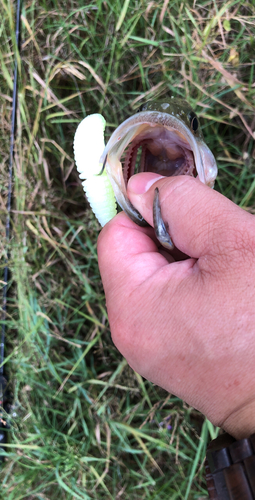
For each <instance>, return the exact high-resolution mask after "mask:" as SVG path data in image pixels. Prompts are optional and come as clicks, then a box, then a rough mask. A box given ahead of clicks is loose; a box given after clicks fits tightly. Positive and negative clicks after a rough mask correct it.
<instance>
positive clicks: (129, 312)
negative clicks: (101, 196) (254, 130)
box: [98, 173, 255, 439]
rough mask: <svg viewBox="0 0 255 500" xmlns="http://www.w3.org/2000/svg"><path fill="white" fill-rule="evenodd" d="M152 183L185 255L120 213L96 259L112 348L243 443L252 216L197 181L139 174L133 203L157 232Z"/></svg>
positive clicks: (252, 428) (254, 415)
mask: <svg viewBox="0 0 255 500" xmlns="http://www.w3.org/2000/svg"><path fill="white" fill-rule="evenodd" d="M156 186H157V187H158V188H159V196H160V204H161V211H162V216H163V219H164V221H167V222H168V224H169V232H170V234H171V237H172V239H173V242H174V244H175V246H176V247H177V248H178V249H179V250H180V251H181V252H183V253H184V254H186V255H188V256H189V258H188V259H186V260H182V261H176V262H174V261H173V259H172V258H169V254H167V253H166V252H165V251H164V250H163V251H161V250H160V249H159V248H158V246H159V244H158V242H157V240H156V239H155V236H154V231H153V229H152V228H148V229H147V228H140V227H139V226H137V225H136V224H135V223H133V222H132V221H131V220H130V219H129V218H128V217H127V216H126V214H125V213H123V212H122V213H120V214H118V215H117V216H116V217H114V219H113V220H112V221H111V222H109V223H108V224H107V225H106V226H105V227H104V229H103V230H102V232H101V234H100V236H99V240H98V258H99V267H100V272H101V275H102V280H103V285H104V289H105V294H106V302H107V309H108V314H109V321H110V327H111V332H112V338H113V341H114V343H115V345H116V346H117V348H118V349H119V350H120V352H121V353H122V354H123V356H125V357H126V359H127V361H128V363H129V364H130V366H131V367H132V368H133V369H134V370H136V371H137V372H138V373H140V374H141V375H142V376H143V377H145V378H147V379H148V380H151V381H152V382H154V383H156V384H158V385H159V386H161V387H163V388H165V389H166V390H167V391H169V392H170V393H173V394H175V395H176V396H178V397H180V398H182V399H183V400H185V401H186V402H187V403H189V404H190V405H192V406H194V407H195V408H197V409H198V410H200V411H201V412H202V413H203V414H204V415H206V416H207V417H208V418H209V420H211V422H212V423H213V424H215V425H217V426H221V427H223V428H224V429H225V430H226V431H227V432H229V433H230V434H232V435H233V436H234V437H236V438H237V439H240V438H242V437H246V436H249V435H250V434H252V433H253V432H255V217H254V216H252V215H251V214H249V213H247V212H245V211H244V210H242V209H241V208H239V207H237V206H236V205H235V204H234V203H232V202H231V201H229V200H228V199H227V198H225V197H224V196H222V195H221V194H219V193H217V192H216V191H213V190H212V189H210V188H208V187H207V186H205V185H203V184H202V183H201V182H200V181H199V180H197V179H194V178H191V177H188V176H180V177H172V178H162V177H160V176H158V175H156V174H153V173H143V174H138V175H136V176H134V177H132V178H131V180H130V181H129V185H128V196H129V199H130V200H131V202H132V203H133V205H134V206H135V207H136V208H137V209H138V210H139V212H140V213H141V214H142V216H143V217H144V218H145V219H146V220H147V221H148V222H149V224H151V225H153V220H152V204H153V197H154V190H155V187H156ZM146 189H147V191H146V192H145V190H146ZM169 261H171V262H170V263H169Z"/></svg>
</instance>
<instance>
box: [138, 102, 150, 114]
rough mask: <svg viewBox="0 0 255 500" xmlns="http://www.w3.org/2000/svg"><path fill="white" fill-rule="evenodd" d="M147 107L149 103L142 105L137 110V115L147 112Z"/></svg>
mask: <svg viewBox="0 0 255 500" xmlns="http://www.w3.org/2000/svg"><path fill="white" fill-rule="evenodd" d="M146 107H147V103H144V104H141V106H140V107H139V108H138V109H137V111H136V112H137V113H140V112H141V111H145V110H146Z"/></svg>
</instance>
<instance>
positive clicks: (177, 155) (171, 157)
mask: <svg viewBox="0 0 255 500" xmlns="http://www.w3.org/2000/svg"><path fill="white" fill-rule="evenodd" d="M101 158H102V161H104V165H105V167H106V170H107V173H108V176H109V178H110V181H111V183H112V187H113V190H114V193H115V197H116V200H117V202H118V204H119V205H120V207H121V208H122V209H123V210H124V211H125V212H126V213H127V214H128V215H129V217H130V218H131V219H132V220H134V221H135V222H136V223H138V224H140V225H145V221H144V219H143V218H142V217H141V215H140V214H139V212H137V210H136V209H135V208H134V207H133V205H132V204H131V202H130V201H129V199H128V197H127V190H126V187H127V182H128V180H129V178H130V177H131V176H132V175H134V174H136V173H139V172H154V173H157V174H159V175H163V176H167V177H171V176H177V175H191V176H194V177H196V176H197V177H198V178H199V179H200V181H201V182H203V183H204V184H207V185H208V186H210V187H213V186H214V181H215V178H216V176H217V165H216V161H215V158H214V156H213V154H212V152H211V151H210V149H209V148H208V146H207V145H206V144H205V142H204V138H203V134H202V130H201V127H200V123H199V119H198V117H197V115H196V113H195V112H194V111H193V110H192V109H191V108H190V106H189V104H188V103H187V102H186V101H185V100H184V99H169V100H164V101H159V102H158V101H157V102H152V101H151V102H147V103H146V104H144V105H142V106H141V107H140V108H139V110H138V112H137V113H136V114H134V115H133V116H131V117H129V118H128V119H127V120H125V121H124V122H123V123H122V124H121V125H119V127H118V128H117V129H116V130H115V131H114V132H113V134H112V136H111V137H110V139H109V141H108V143H107V145H106V147H105V149H104V152H103V155H102V157H101Z"/></svg>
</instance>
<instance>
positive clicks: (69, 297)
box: [0, 0, 255, 500]
mask: <svg viewBox="0 0 255 500" xmlns="http://www.w3.org/2000/svg"><path fill="white" fill-rule="evenodd" d="M38 4H39V5H38ZM0 10H1V12H0V13H1V20H0V33H1V41H2V42H1V48H0V58H1V69H2V71H1V74H0V89H1V90H0V93H1V94H0V100H1V101H0V102H1V133H0V151H1V153H0V154H1V173H0V175H1V179H0V180H1V191H0V195H1V198H0V203H1V233H2V235H4V224H5V204H6V195H7V169H8V148H9V134H10V116H11V104H12V103H11V95H12V77H13V60H14V14H15V5H13V4H12V3H11V2H9V1H7V0H1V2H0ZM254 23H255V7H254V2H252V0H247V1H246V2H239V1H237V0H230V1H228V2H221V1H220V0H214V1H212V0H206V1H204V0H200V1H199V2H192V1H190V0H186V1H183V2H180V1H168V0H165V1H161V0H158V1H157V0H155V1H154V0H152V1H151V2H145V1H135V0H125V2H121V1H120V0H114V1H110V0H105V1H100V0H98V1H96V0H94V1H91V2H89V1H84V0H83V1H81V0H76V1H69V2H68V3H66V2H64V1H62V0H52V1H46V0H40V2H33V1H27V2H24V4H23V9H22V22H21V28H22V62H21V66H20V67H21V73H20V82H19V111H18V124H17V141H16V154H15V180H14V185H13V193H14V200H13V210H12V220H13V233H12V253H11V261H10V267H11V271H12V286H11V289H10V292H9V297H10V303H9V308H8V317H7V327H8V332H7V333H8V335H7V337H8V345H7V353H6V354H7V358H6V366H7V370H8V373H9V378H10V383H11V388H12V391H13V402H14V405H13V408H12V427H11V431H10V432H9V443H8V448H7V450H8V451H7V453H6V459H5V462H4V464H3V468H2V472H1V481H2V490H1V491H0V498H4V499H6V500H7V499H8V500H12V499H15V500H20V499H27V500H28V499H29V500H30V499H38V500H46V499H49V500H55V499H65V500H73V499H101V498H107V499H129V498H132V499H133V500H136V499H146V500H147V499H157V500H159V499H173V500H174V499H186V500H187V499H197V500H198V499H200V500H202V499H205V498H207V491H206V487H205V481H204V471H203V460H204V456H205V449H206V444H207V441H208V440H210V439H211V438H212V437H214V435H215V433H216V432H217V431H216V430H215V429H214V428H213V426H211V424H210V423H209V422H207V421H203V418H202V416H201V415H200V414H199V413H198V412H196V411H195V410H193V409H192V408H189V407H187V406H186V405H185V404H184V403H183V402H182V401H180V400H178V399H177V398H175V397H173V396H171V397H170V396H169V395H168V394H167V393H166V392H165V391H163V390H161V389H159V388H158V387H155V386H153V385H152V384H150V383H148V382H147V381H145V380H143V379H142V378H141V377H140V376H139V375H137V374H135V373H133V372H132V370H131V369H130V368H129V367H128V365H127V363H126V361H125V360H123V359H122V357H121V355H120V354H119V353H118V352H117V351H116V349H115V347H114V346H113V344H112V341H111V335H110V331H109V326H108V322H107V313H106V309H105V301H104V294H103V289H102V284H101V281H100V275H99V271H98V266H97V255H96V240H97V235H98V232H99V230H100V228H99V226H98V224H97V222H96V220H95V219H94V217H93V215H92V213H91V211H90V210H89V207H88V204H87V202H86V200H85V199H84V195H83V191H82V187H81V184H80V181H79V178H78V175H77V173H76V170H75V166H74V161H73V153H72V141H73V136H74V132H75V129H76V126H77V124H78V123H79V121H80V120H81V119H82V118H83V117H84V116H85V115H86V114H90V113H93V112H102V113H103V114H104V116H105V118H106V120H107V136H109V135H110V134H111V132H112V131H113V130H114V128H115V127H116V126H117V125H118V124H119V123H120V122H121V121H122V120H123V119H124V118H126V117H128V116H130V114H132V113H133V112H134V111H135V110H136V108H137V107H138V106H139V105H140V104H141V103H142V102H143V101H144V100H147V99H149V98H156V97H166V96H170V95H174V96H181V97H185V98H186V99H187V100H188V101H189V102H190V104H191V105H192V106H193V107H194V108H196V111H197V112H198V114H199V116H200V117H201V118H202V119H204V126H203V131H204V135H205V138H206V142H207V144H208V145H209V147H210V148H211V149H212V151H213V152H214V154H215V156H216V159H217V163H218V166H219V176H218V180H217V183H216V189H218V190H220V191H221V192H222V193H223V194H225V195H226V196H228V197H229V198H231V199H232V200H233V201H234V202H235V203H238V204H240V205H241V206H243V207H244V208H245V209H247V210H251V211H252V212H253V211H255V180H254V173H255V170H254V156H255V150H254V133H253V135H252V131H253V130H254V129H255V118H254V117H255V113H254V102H255V100H254V94H255V84H254V49H255V41H254V40H255V27H254V26H255V25H254ZM1 251H2V255H5V251H6V246H5V241H4V238H2V242H1ZM1 495H2V497H1Z"/></svg>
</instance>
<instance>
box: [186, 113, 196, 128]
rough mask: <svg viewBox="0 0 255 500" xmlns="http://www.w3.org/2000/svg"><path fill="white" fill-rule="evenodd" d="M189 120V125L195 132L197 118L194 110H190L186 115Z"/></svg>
mask: <svg viewBox="0 0 255 500" xmlns="http://www.w3.org/2000/svg"><path fill="white" fill-rule="evenodd" d="M188 118H189V122H190V127H191V130H193V132H197V129H198V118H197V115H196V113H194V111H191V112H190V113H189V115H188Z"/></svg>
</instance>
